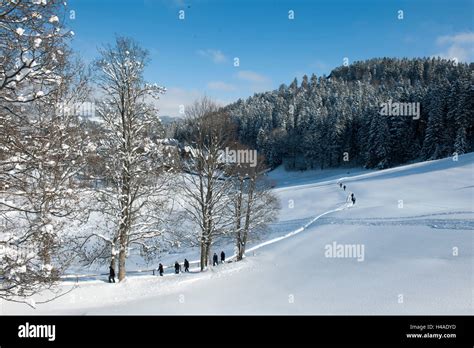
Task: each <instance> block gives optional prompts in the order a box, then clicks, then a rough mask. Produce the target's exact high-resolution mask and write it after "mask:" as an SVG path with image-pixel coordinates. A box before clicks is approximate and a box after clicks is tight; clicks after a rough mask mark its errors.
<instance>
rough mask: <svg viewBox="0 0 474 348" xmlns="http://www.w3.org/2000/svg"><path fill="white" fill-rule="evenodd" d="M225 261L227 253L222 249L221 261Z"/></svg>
mask: <svg viewBox="0 0 474 348" xmlns="http://www.w3.org/2000/svg"><path fill="white" fill-rule="evenodd" d="M224 262H225V253H224V251H221V263H224Z"/></svg>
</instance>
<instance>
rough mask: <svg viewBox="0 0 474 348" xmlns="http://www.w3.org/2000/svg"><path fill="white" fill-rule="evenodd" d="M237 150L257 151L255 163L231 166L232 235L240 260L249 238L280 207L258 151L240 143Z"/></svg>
mask: <svg viewBox="0 0 474 348" xmlns="http://www.w3.org/2000/svg"><path fill="white" fill-rule="evenodd" d="M234 151H235V152H236V153H237V154H238V153H243V154H248V153H249V151H255V159H256V163H250V162H248V161H247V162H239V163H230V164H231V173H232V181H233V184H234V186H233V190H232V193H231V195H232V200H231V204H230V205H229V208H230V215H231V216H232V219H233V228H232V233H233V235H234V238H235V243H236V254H237V261H240V260H242V259H243V257H244V255H245V248H246V246H247V243H248V241H249V239H250V238H251V237H252V235H255V234H256V232H258V231H261V230H263V229H265V228H266V226H267V225H268V223H270V222H272V221H274V220H275V218H276V214H277V211H278V209H279V205H280V204H279V201H278V198H277V197H276V196H275V195H274V194H273V193H272V192H271V187H270V184H269V182H268V181H267V180H266V178H265V172H266V170H265V169H266V168H265V164H264V158H263V157H261V156H260V157H257V155H256V150H251V149H249V148H247V147H245V146H243V145H240V144H237V143H236V144H234ZM242 157H244V158H245V156H242ZM249 157H250V156H246V158H249Z"/></svg>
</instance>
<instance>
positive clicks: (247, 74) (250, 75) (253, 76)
mask: <svg viewBox="0 0 474 348" xmlns="http://www.w3.org/2000/svg"><path fill="white" fill-rule="evenodd" d="M237 78H238V79H240V80H244V81H250V82H254V83H265V82H269V80H270V79H269V78H268V77H266V76H265V75H262V74H259V73H256V72H255V71H250V70H242V71H239V72H238V73H237Z"/></svg>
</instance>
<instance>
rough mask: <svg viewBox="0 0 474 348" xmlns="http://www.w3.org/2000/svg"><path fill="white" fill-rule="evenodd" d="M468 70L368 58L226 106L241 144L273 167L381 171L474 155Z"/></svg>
mask: <svg viewBox="0 0 474 348" xmlns="http://www.w3.org/2000/svg"><path fill="white" fill-rule="evenodd" d="M473 67H474V64H473V63H470V64H465V63H457V64H456V63H455V62H453V61H448V60H443V59H439V58H417V59H392V58H377V59H370V60H367V61H362V62H355V63H353V64H351V65H349V66H342V67H338V68H336V69H334V70H333V71H332V72H331V74H330V75H329V76H327V77H326V76H322V77H316V76H315V75H312V76H311V77H307V76H304V77H303V80H302V81H301V83H298V81H297V80H296V79H295V80H294V81H293V82H292V83H291V84H290V85H289V86H286V85H281V86H280V87H279V88H278V89H277V90H274V91H269V92H265V93H259V94H255V95H254V96H252V97H250V98H248V99H247V100H238V101H237V102H235V103H233V104H230V105H228V106H226V107H225V109H226V110H227V111H228V112H229V113H230V115H231V116H232V117H233V119H234V120H235V121H236V123H237V124H238V132H239V138H240V141H241V142H243V143H245V144H247V145H249V146H252V147H254V148H256V149H257V150H259V151H261V152H262V153H263V154H264V155H265V156H266V158H267V161H268V163H269V164H270V165H272V166H276V165H278V164H281V163H284V164H285V166H286V167H287V168H289V169H308V168H314V167H320V168H326V167H336V166H341V165H362V166H365V167H368V168H375V167H377V168H386V167H390V166H394V165H397V164H401V163H405V162H408V161H413V160H425V159H436V158H441V157H445V156H449V155H452V154H453V153H454V152H457V153H458V154H461V153H465V152H470V151H473V147H474V142H473V100H474V98H473V95H472V94H473V74H472V73H473ZM384 103H385V104H384ZM407 103H410V104H407ZM412 103H414V104H412ZM417 103H419V104H417ZM384 105H385V115H384V114H383V110H384ZM387 106H388V109H389V111H388V113H387V109H386V108H387ZM418 106H419V109H417V107H418ZM417 110H418V111H419V113H417ZM407 113H408V115H407ZM400 114H402V115H400Z"/></svg>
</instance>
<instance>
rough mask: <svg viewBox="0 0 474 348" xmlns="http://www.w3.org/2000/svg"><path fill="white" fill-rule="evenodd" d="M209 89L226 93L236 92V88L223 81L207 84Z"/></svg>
mask: <svg viewBox="0 0 474 348" xmlns="http://www.w3.org/2000/svg"><path fill="white" fill-rule="evenodd" d="M207 87H208V88H209V89H214V90H218V91H224V92H232V91H235V90H236V87H235V86H234V85H231V84H230V83H225V82H222V81H211V82H209V83H208V84H207Z"/></svg>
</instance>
